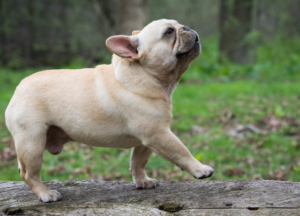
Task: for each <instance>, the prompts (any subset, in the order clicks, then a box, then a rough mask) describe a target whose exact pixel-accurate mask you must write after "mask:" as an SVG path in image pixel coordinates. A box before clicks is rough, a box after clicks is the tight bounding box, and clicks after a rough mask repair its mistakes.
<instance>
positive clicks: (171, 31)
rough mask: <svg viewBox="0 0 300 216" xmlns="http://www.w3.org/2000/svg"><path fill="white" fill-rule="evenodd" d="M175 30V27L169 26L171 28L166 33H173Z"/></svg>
mask: <svg viewBox="0 0 300 216" xmlns="http://www.w3.org/2000/svg"><path fill="white" fill-rule="evenodd" d="M173 31H174V29H172V28H169V29H168V30H167V31H166V33H165V34H172V33H173Z"/></svg>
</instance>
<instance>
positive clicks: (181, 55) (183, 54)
mask: <svg viewBox="0 0 300 216" xmlns="http://www.w3.org/2000/svg"><path fill="white" fill-rule="evenodd" d="M195 35H196V38H195V44H194V46H193V47H192V49H190V50H189V51H187V52H185V53H180V54H177V58H182V57H184V56H187V55H188V54H189V53H190V52H192V51H193V49H195V47H196V46H199V37H198V35H197V34H195Z"/></svg>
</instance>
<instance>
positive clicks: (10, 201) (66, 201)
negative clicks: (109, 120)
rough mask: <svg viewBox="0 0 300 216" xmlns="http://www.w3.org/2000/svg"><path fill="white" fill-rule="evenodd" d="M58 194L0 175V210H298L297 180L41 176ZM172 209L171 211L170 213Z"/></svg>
mask: <svg viewBox="0 0 300 216" xmlns="http://www.w3.org/2000/svg"><path fill="white" fill-rule="evenodd" d="M45 184H46V185H47V187H49V188H50V189H54V190H58V191H59V192H60V193H61V194H62V196H63V200H62V201H59V202H53V203H43V202H41V201H39V200H38V199H37V197H36V195H35V194H33V192H32V191H31V190H30V189H29V188H28V186H27V185H26V184H25V183H24V182H5V181H0V215H4V214H7V215H72V216H73V215H81V216H82V215H89V216H90V215H130V216H131V215H225V216H226V215H228V216H232V215H282V216H286V215H299V210H300V183H297V182H282V181H268V180H266V181H190V182H162V183H160V186H158V187H156V188H154V189H145V190H137V189H136V188H135V185H134V184H133V183H132V182H124V183H120V182H105V181H65V182H57V181H53V182H46V183H45ZM170 212H173V213H174V214H171V213H170Z"/></svg>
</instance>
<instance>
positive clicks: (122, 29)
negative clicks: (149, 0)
mask: <svg viewBox="0 0 300 216" xmlns="http://www.w3.org/2000/svg"><path fill="white" fill-rule="evenodd" d="M146 20H147V7H146V1H145V0H119V1H118V22H117V33H118V34H124V35H131V33H132V31H134V30H142V29H143V27H144V26H145V24H146Z"/></svg>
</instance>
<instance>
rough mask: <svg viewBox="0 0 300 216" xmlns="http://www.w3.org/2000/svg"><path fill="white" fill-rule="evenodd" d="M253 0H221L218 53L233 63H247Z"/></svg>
mask: <svg viewBox="0 0 300 216" xmlns="http://www.w3.org/2000/svg"><path fill="white" fill-rule="evenodd" d="M253 5H254V1H253V0H242V1H241V0H226V1H225V0H221V4H220V23H219V24H220V53H221V58H224V57H225V58H227V59H229V60H231V61H233V62H235V63H239V64H245V63H249V58H250V57H249V55H250V49H251V47H250V45H249V43H248V41H247V38H246V37H247V35H248V33H250V32H251V29H252V13H253Z"/></svg>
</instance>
